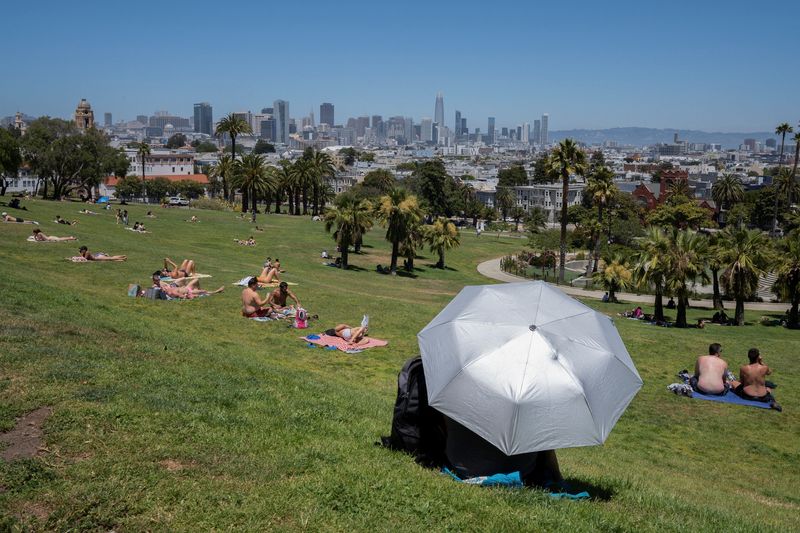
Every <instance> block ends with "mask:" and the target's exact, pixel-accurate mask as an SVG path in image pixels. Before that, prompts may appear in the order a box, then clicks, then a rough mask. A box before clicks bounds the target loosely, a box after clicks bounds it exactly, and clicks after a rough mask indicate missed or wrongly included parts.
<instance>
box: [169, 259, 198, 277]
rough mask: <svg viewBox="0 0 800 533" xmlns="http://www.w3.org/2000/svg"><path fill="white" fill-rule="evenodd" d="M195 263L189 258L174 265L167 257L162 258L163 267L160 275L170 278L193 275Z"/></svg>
mask: <svg viewBox="0 0 800 533" xmlns="http://www.w3.org/2000/svg"><path fill="white" fill-rule="evenodd" d="M194 274H195V265H194V261H192V260H191V259H184V260H183V262H182V263H181V266H178V265H176V264H175V263H174V262H173V261H172V259H170V258H169V257H165V258H164V268H163V269H162V270H161V275H162V276H165V277H170V278H172V279H180V278H187V277H189V276H194Z"/></svg>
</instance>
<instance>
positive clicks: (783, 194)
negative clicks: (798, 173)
mask: <svg viewBox="0 0 800 533" xmlns="http://www.w3.org/2000/svg"><path fill="white" fill-rule="evenodd" d="M773 182H774V184H775V198H776V200H777V198H779V197H780V198H786V200H787V206H788V208H789V209H791V206H792V198H794V197H796V196H797V195H798V193H800V185H798V184H797V182H796V181H795V180H794V176H792V172H791V171H790V170H789V169H788V168H782V169H780V170H779V171H778V175H777V176H775V177H774V178H773Z"/></svg>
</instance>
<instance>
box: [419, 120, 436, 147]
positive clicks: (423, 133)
mask: <svg viewBox="0 0 800 533" xmlns="http://www.w3.org/2000/svg"><path fill="white" fill-rule="evenodd" d="M419 127H420V132H419V135H420V137H419V140H420V141H422V142H425V143H427V142H431V141H433V120H431V119H430V117H423V118H422V120H421V121H420V124H419Z"/></svg>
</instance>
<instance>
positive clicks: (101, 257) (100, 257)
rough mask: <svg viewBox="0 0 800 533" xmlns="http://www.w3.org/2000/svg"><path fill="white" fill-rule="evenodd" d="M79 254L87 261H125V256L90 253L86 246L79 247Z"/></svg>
mask: <svg viewBox="0 0 800 533" xmlns="http://www.w3.org/2000/svg"><path fill="white" fill-rule="evenodd" d="M78 251H79V252H80V254H81V257H83V258H84V259H86V260H87V261H127V260H128V256H127V255H108V254H105V253H103V252H97V253H94V254H93V253H91V252H90V251H89V248H87V247H86V246H81V247H80V249H79V250H78Z"/></svg>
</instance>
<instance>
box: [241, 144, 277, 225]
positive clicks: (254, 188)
mask: <svg viewBox="0 0 800 533" xmlns="http://www.w3.org/2000/svg"><path fill="white" fill-rule="evenodd" d="M237 166H238V168H239V172H238V178H237V180H236V185H237V186H238V187H239V188H240V189H241V190H242V198H243V199H244V198H245V197H249V198H250V199H251V202H252V207H251V212H252V217H253V218H252V221H253V222H255V221H256V210H257V208H258V199H259V197H261V198H263V197H264V196H266V195H267V194H270V193H272V192H273V191H274V189H275V185H274V181H273V180H272V175H271V172H270V169H269V167H267V165H266V164H265V163H264V157H263V156H261V155H259V154H253V153H251V154H247V155H245V156H244V157H242V159H241V160H240V161H238V162H237ZM246 212H247V205H245V204H244V203H243V204H242V213H246Z"/></svg>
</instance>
